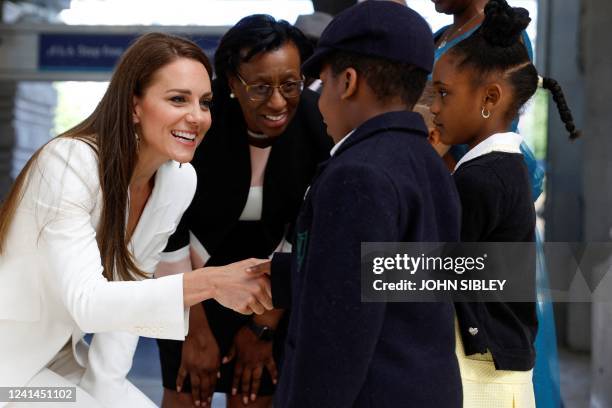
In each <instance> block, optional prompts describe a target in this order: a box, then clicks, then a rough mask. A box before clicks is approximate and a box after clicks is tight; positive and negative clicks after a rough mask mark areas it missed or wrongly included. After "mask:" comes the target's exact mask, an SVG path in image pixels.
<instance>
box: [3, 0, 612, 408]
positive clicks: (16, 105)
mask: <svg viewBox="0 0 612 408" xmlns="http://www.w3.org/2000/svg"><path fill="white" fill-rule="evenodd" d="M355 2H356V1H355V0H318V1H317V0H313V1H311V0H172V1H171V2H170V1H163V0H11V1H9V0H0V199H2V198H3V197H4V195H5V194H6V192H7V191H8V189H9V188H10V185H11V184H12V181H13V179H14V177H15V176H16V175H17V173H18V172H19V170H20V169H21V168H22V166H23V165H24V164H25V162H26V161H27V159H28V158H29V157H30V155H31V154H32V153H33V152H34V151H35V150H36V149H37V148H38V147H40V146H41V145H42V144H43V143H44V142H45V141H47V140H48V139H49V138H51V137H53V136H55V135H57V134H59V133H61V132H63V131H65V130H67V129H69V128H70V127H72V126H74V125H75V124H76V123H78V122H79V121H81V120H82V119H84V118H85V117H87V116H88V115H89V114H90V113H91V112H92V111H93V109H94V108H95V106H96V105H97V103H98V101H99V100H100V98H101V96H102V94H103V93H104V91H105V89H106V86H107V84H108V82H107V81H108V78H109V77H110V74H111V72H112V67H113V64H114V63H115V61H116V58H117V56H118V55H120V54H121V52H122V50H123V49H125V47H126V46H127V45H128V44H129V41H131V39H133V38H134V37H135V36H137V35H138V34H140V33H143V32H146V31H155V30H161V31H168V32H173V33H176V34H183V35H188V36H190V37H192V38H193V39H194V40H196V41H197V42H198V43H199V44H200V45H201V46H202V47H203V48H204V49H205V50H206V51H207V53H208V54H209V56H212V53H213V52H214V49H215V47H216V44H217V42H218V39H219V38H220V36H221V35H223V33H224V32H225V31H226V30H227V28H228V27H229V26H231V25H233V24H235V23H236V22H237V21H238V20H239V19H240V18H242V17H244V16H246V15H250V14H254V13H266V14H271V15H273V16H274V17H276V18H279V19H285V20H287V21H289V22H290V23H293V22H295V21H296V19H297V17H298V16H299V15H306V14H311V13H313V12H314V11H323V12H327V13H329V14H332V15H333V14H336V13H337V12H339V11H341V10H342V9H344V8H346V7H348V6H350V5H352V4H354V3H355ZM406 3H407V4H408V5H409V6H410V7H412V8H413V9H415V10H416V11H418V12H419V13H421V15H423V16H424V17H425V19H426V20H427V21H428V22H429V24H430V25H431V27H432V29H433V30H434V31H436V30H437V29H439V28H440V27H442V26H444V25H447V24H450V23H451V22H452V18H451V17H450V16H446V15H441V14H438V13H436V12H435V9H434V5H433V3H432V2H431V1H430V0H407V1H406ZM509 3H510V4H511V5H513V6H520V7H524V8H526V9H528V10H529V12H530V15H531V17H532V23H531V25H530V27H529V29H528V34H529V36H530V38H531V42H532V44H533V45H534V55H535V62H536V66H537V67H538V70H539V71H540V73H541V74H542V75H545V76H551V77H553V78H555V79H557V80H558V81H559V82H560V83H561V84H562V85H563V88H564V91H565V95H566V99H567V100H568V103H569V105H570V107H571V108H572V110H573V113H574V119H575V123H576V124H577V126H578V127H579V128H580V129H582V130H583V135H584V137H583V138H582V139H579V140H577V141H575V142H570V141H569V140H568V138H567V133H566V131H565V130H564V128H563V126H562V123H561V121H560V120H559V118H558V113H557V110H556V107H555V106H554V103H553V102H552V101H550V100H549V96H548V94H547V93H546V92H545V91H538V93H537V94H536V95H535V96H534V98H533V99H532V100H531V101H530V102H529V104H528V106H527V108H526V109H525V112H524V114H523V116H522V118H521V122H520V133H521V134H522V135H524V137H525V139H526V141H527V143H528V144H529V145H530V147H531V148H532V150H533V151H534V153H535V156H536V158H537V159H538V161H539V162H540V163H541V164H542V165H543V166H544V168H545V170H546V179H545V192H544V194H542V196H541V197H540V198H539V199H538V201H537V211H538V216H539V220H538V221H539V222H538V225H539V227H540V228H541V232H542V233H543V235H544V237H545V239H546V241H550V242H608V241H610V240H611V238H612V205H611V204H612V158H611V156H610V153H612V138H611V137H610V136H609V135H608V133H609V132H610V129H612V114H611V113H610V112H609V110H610V109H611V108H612V103H611V102H612V99H611V98H610V95H611V94H612V61H611V59H612V50H611V48H612V45H611V44H612V42H611V41H610V40H612V35H611V34H610V25H611V24H612V2H610V1H609V0H509ZM567 261H568V262H569V263H571V261H572V260H571V259H568V260H567ZM560 263H563V260H561V262H560ZM570 269H571V268H568V271H567V274H568V276H567V280H568V282H569V281H570V280H571V278H572V276H570V275H571V274H572V273H573V272H572V271H571V270H570ZM574 272H575V271H574ZM560 273H565V272H560ZM554 313H555V327H556V334H557V340H556V341H557V343H558V346H559V357H560V373H561V394H562V400H563V405H564V406H565V407H588V406H592V407H612V347H609V345H611V344H612V304H611V303H604V302H601V303H577V302H573V303H570V302H568V303H557V304H555V305H554ZM159 373H160V369H159V361H158V357H157V346H156V344H155V342H154V341H152V340H150V339H141V343H140V345H139V351H138V353H137V356H136V360H135V364H134V368H133V370H132V372H131V374H130V378H131V379H132V380H133V381H134V382H135V384H136V385H137V386H138V387H140V388H141V389H142V390H143V391H144V392H145V393H147V395H149V396H150V397H151V398H152V399H153V400H154V401H156V402H157V403H159V402H160V400H161V393H162V389H161V379H160V374H159ZM215 401H216V403H217V404H218V403H219V402H220V401H221V399H220V397H216V400H215Z"/></svg>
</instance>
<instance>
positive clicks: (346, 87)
mask: <svg viewBox="0 0 612 408" xmlns="http://www.w3.org/2000/svg"><path fill="white" fill-rule="evenodd" d="M339 79H340V85H341V86H342V93H341V94H340V99H349V98H350V97H352V96H353V95H355V94H356V93H357V89H358V81H357V71H355V68H347V69H345V70H344V71H342V74H340V76H339Z"/></svg>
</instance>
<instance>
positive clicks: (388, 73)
mask: <svg viewBox="0 0 612 408" xmlns="http://www.w3.org/2000/svg"><path fill="white" fill-rule="evenodd" d="M324 64H329V66H330V68H331V70H332V73H333V74H334V75H335V76H337V75H338V74H340V73H341V72H342V71H344V70H345V69H347V68H353V69H354V70H355V71H357V73H358V74H360V75H363V76H364V78H365V80H366V83H367V84H368V86H369V87H370V88H372V91H374V94H375V95H376V97H377V98H378V100H380V101H381V102H387V101H389V100H391V99H393V98H397V97H399V98H401V100H402V102H404V103H405V104H406V106H407V107H408V108H410V109H411V108H412V107H413V106H414V105H415V104H416V102H417V101H418V100H419V98H420V97H421V94H422V93H423V89H425V84H426V82H427V75H428V74H427V71H425V70H424V69H422V68H418V67H416V66H414V65H412V64H406V63H401V62H394V61H391V60H388V59H386V58H381V57H371V56H368V55H362V54H357V53H351V52H345V51H336V52H334V53H332V54H330V55H329V56H328V57H327V58H325V61H324Z"/></svg>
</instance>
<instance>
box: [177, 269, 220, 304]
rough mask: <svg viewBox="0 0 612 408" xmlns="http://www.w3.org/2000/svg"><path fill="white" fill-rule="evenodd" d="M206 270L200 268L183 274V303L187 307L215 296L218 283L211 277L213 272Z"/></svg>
mask: <svg viewBox="0 0 612 408" xmlns="http://www.w3.org/2000/svg"><path fill="white" fill-rule="evenodd" d="M204 270H205V268H200V269H195V270H193V271H191V272H186V273H184V274H183V304H184V305H185V306H186V307H191V306H193V305H195V304H198V303H201V302H203V301H204V300H207V299H213V298H214V297H215V293H216V285H215V282H214V279H211V278H212V277H213V274H212V273H207V272H205V271H204ZM211 272H212V271H211Z"/></svg>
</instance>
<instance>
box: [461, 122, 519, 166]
mask: <svg viewBox="0 0 612 408" xmlns="http://www.w3.org/2000/svg"><path fill="white" fill-rule="evenodd" d="M522 142H523V137H522V136H521V135H519V134H518V133H514V132H505V133H495V134H494V135H491V136H489V137H487V138H486V139H485V140H483V141H482V142H480V143H478V144H477V145H476V146H474V147H473V148H472V149H471V150H470V151H468V152H467V153H466V154H465V156H463V157H462V158H461V160H459V162H457V164H456V165H455V169H454V170H453V173H454V172H456V171H457V169H458V168H459V166H461V165H462V164H463V163H465V162H467V161H470V160H473V159H475V158H477V157H480V156H484V155H485V154H488V153H491V152H505V153H521V143H522Z"/></svg>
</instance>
